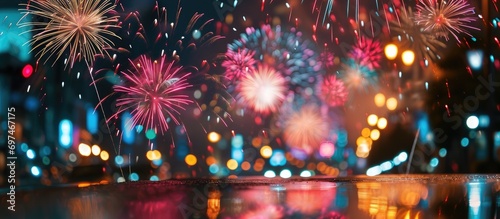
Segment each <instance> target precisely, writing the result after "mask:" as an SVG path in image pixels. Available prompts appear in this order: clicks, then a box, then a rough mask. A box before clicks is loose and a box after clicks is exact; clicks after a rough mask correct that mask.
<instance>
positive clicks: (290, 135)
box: [284, 106, 329, 155]
mask: <svg viewBox="0 0 500 219" xmlns="http://www.w3.org/2000/svg"><path fill="white" fill-rule="evenodd" d="M328 130H329V129H328V122H327V121H326V120H325V118H323V116H322V115H321V113H320V110H319V109H318V108H317V107H314V106H304V107H302V109H300V111H298V112H295V113H293V114H292V115H291V116H290V117H289V118H288V120H287V122H285V129H284V139H285V142H286V143H287V145H288V146H290V147H292V148H297V149H299V150H302V151H304V152H305V153H307V154H309V155H310V154H312V153H313V152H315V151H317V150H318V148H319V146H320V145H321V143H322V142H323V141H324V140H325V139H326V138H327V137H328Z"/></svg>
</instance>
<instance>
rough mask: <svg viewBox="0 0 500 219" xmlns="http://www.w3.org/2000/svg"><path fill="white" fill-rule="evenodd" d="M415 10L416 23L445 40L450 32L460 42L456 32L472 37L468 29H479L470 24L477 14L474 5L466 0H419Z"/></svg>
mask: <svg viewBox="0 0 500 219" xmlns="http://www.w3.org/2000/svg"><path fill="white" fill-rule="evenodd" d="M417 11H418V13H417V14H416V16H415V21H416V23H417V24H418V25H422V26H423V27H424V30H426V31H432V32H434V33H435V34H436V35H437V36H438V37H444V38H445V39H446V40H448V39H449V38H448V34H450V33H451V34H452V35H453V37H454V38H455V39H456V40H457V41H458V42H460V39H459V37H458V34H460V33H464V34H466V35H467V36H470V37H472V34H470V33H469V32H468V29H471V30H480V29H479V28H477V27H474V26H472V25H470V23H472V22H474V21H476V20H477V15H475V12H474V7H471V6H470V5H469V3H468V2H467V1H466V0H449V1H444V0H441V1H438V0H419V1H418V4H417Z"/></svg>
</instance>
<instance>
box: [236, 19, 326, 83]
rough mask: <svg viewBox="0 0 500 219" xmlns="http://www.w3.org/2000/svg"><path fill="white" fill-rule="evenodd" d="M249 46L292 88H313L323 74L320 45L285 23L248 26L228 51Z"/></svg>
mask: <svg viewBox="0 0 500 219" xmlns="http://www.w3.org/2000/svg"><path fill="white" fill-rule="evenodd" d="M243 49H248V50H250V51H254V52H255V54H254V58H255V60H257V62H258V63H262V64H265V65H268V66H272V67H273V68H274V69H276V71H278V72H279V73H280V74H282V75H283V77H284V78H285V79H286V80H287V81H288V82H289V85H290V88H291V90H293V91H294V92H299V93H300V92H301V91H303V90H304V89H305V88H309V87H313V85H315V84H316V82H317V81H318V76H320V75H322V74H323V73H324V72H323V69H322V68H321V65H320V62H319V61H318V58H319V57H318V54H317V53H316V52H315V51H316V46H315V44H314V43H313V42H312V41H309V40H306V39H304V38H303V37H302V33H301V32H300V31H297V30H296V29H295V28H291V29H290V30H286V29H285V28H282V27H281V26H276V27H271V26H270V25H263V26H262V27H261V28H258V29H255V28H250V27H249V28H247V29H246V31H245V33H242V34H241V37H240V39H237V40H235V41H234V42H233V43H231V44H228V50H231V51H235V52H236V51H238V50H243Z"/></svg>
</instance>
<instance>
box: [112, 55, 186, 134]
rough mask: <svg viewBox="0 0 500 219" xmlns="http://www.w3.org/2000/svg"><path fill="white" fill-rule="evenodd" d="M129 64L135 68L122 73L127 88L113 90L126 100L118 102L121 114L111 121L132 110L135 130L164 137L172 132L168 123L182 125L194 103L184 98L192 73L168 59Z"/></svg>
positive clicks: (122, 86) (145, 59)
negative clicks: (182, 117)
mask: <svg viewBox="0 0 500 219" xmlns="http://www.w3.org/2000/svg"><path fill="white" fill-rule="evenodd" d="M130 62H131V65H133V66H134V68H133V69H132V70H128V72H122V73H123V76H124V79H125V80H126V85H116V86H114V91H115V93H121V94H123V96H121V97H120V98H118V99H117V102H116V106H117V107H119V110H118V111H117V112H116V113H115V114H114V115H113V116H112V117H111V118H113V117H116V116H117V115H118V114H120V113H122V112H124V111H127V110H131V114H132V119H131V120H130V121H131V126H132V127H133V126H135V125H137V124H141V125H144V126H145V127H146V128H147V129H155V130H156V129H160V132H161V133H164V132H165V131H167V130H168V129H169V126H168V121H167V119H171V120H172V121H173V122H174V123H175V124H176V125H179V124H180V123H181V122H180V119H179V118H178V116H179V115H180V114H181V111H184V110H185V107H184V106H186V105H188V104H190V103H192V102H193V101H192V100H190V99H188V96H187V95H184V94H182V92H183V91H184V90H186V89H187V88H189V87H191V86H192V85H190V84H189V83H188V82H187V77H188V76H189V75H191V72H188V71H187V70H186V69H185V68H184V67H182V66H176V63H175V61H168V60H167V59H166V57H165V56H163V57H161V58H160V60H159V62H158V61H153V60H151V59H149V58H147V57H146V56H145V55H142V56H140V57H139V60H138V62H137V63H134V62H132V61H130ZM108 122H109V121H108Z"/></svg>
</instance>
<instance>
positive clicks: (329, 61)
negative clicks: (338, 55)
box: [319, 50, 335, 69]
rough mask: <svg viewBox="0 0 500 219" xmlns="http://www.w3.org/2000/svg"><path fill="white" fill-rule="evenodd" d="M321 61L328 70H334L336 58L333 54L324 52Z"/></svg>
mask: <svg viewBox="0 0 500 219" xmlns="http://www.w3.org/2000/svg"><path fill="white" fill-rule="evenodd" d="M319 60H320V61H321V63H322V64H323V66H324V67H325V68H326V69H332V68H333V67H334V66H335V56H334V55H333V53H332V52H329V51H326V50H325V51H323V52H321V53H320V54H319Z"/></svg>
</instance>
